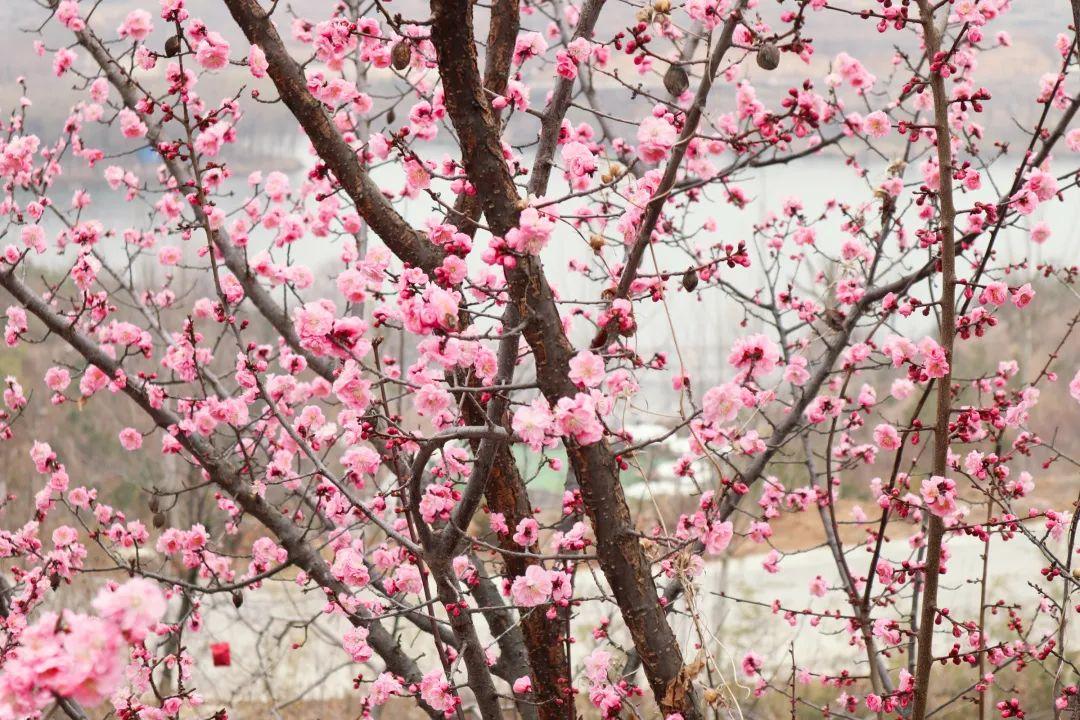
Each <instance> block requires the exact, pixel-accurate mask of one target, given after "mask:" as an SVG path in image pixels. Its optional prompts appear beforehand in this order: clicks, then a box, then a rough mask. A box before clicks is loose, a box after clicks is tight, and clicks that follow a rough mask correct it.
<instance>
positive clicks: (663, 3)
mask: <svg viewBox="0 0 1080 720" xmlns="http://www.w3.org/2000/svg"><path fill="white" fill-rule="evenodd" d="M652 6H653V10H655V11H656V12H658V13H669V12H671V0H656V1H655V2H654V3H653V4H652Z"/></svg>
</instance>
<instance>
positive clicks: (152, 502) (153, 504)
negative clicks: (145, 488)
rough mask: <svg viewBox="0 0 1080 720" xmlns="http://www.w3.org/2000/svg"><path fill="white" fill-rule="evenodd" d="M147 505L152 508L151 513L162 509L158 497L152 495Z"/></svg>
mask: <svg viewBox="0 0 1080 720" xmlns="http://www.w3.org/2000/svg"><path fill="white" fill-rule="evenodd" d="M147 504H148V505H149V506H150V512H152V513H156V512H158V511H159V510H160V509H161V502H160V501H159V500H158V496H157V495H151V496H150V501H149V502H148V503H147Z"/></svg>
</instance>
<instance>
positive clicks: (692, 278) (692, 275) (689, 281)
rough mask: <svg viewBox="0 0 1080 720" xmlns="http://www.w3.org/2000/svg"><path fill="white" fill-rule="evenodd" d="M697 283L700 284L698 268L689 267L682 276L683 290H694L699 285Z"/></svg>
mask: <svg viewBox="0 0 1080 720" xmlns="http://www.w3.org/2000/svg"><path fill="white" fill-rule="evenodd" d="M697 284H698V274H697V270H695V269H694V268H689V269H688V270H687V271H686V272H684V273H683V276H682V286H683V290H685V291H686V292H694V288H696V287H697Z"/></svg>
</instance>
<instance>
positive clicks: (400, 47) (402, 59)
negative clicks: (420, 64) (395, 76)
mask: <svg viewBox="0 0 1080 720" xmlns="http://www.w3.org/2000/svg"><path fill="white" fill-rule="evenodd" d="M411 59H412V49H411V48H410V47H409V43H407V42H405V41H404V40H398V41H397V42H396V43H394V47H392V48H391V49H390V61H391V62H392V63H393V64H394V69H395V70H399V71H400V70H404V69H405V68H407V67H409V61H410V60H411Z"/></svg>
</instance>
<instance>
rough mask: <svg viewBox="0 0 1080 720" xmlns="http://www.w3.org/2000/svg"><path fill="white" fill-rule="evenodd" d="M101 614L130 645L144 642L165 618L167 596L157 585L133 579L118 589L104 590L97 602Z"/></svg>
mask: <svg viewBox="0 0 1080 720" xmlns="http://www.w3.org/2000/svg"><path fill="white" fill-rule="evenodd" d="M94 609H95V610H97V612H98V614H99V615H100V616H101V617H102V618H105V619H106V620H110V621H111V622H113V623H115V624H116V626H117V627H118V628H119V629H120V631H121V632H122V633H124V637H126V638H127V639H128V640H129V641H131V642H141V641H142V640H143V639H144V638H145V637H146V635H147V634H148V633H149V632H150V630H151V629H152V628H153V626H154V625H156V624H157V623H158V622H159V621H160V620H161V618H162V617H163V616H164V615H165V610H166V602H165V596H164V595H163V594H162V592H161V590H159V589H158V586H157V583H154V582H152V581H150V580H146V579H144V578H133V579H131V580H128V581H127V582H125V583H124V584H123V585H120V586H119V587H116V588H115V589H112V590H110V589H108V588H106V589H104V590H102V591H101V592H99V593H98V594H97V597H95V598H94Z"/></svg>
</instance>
